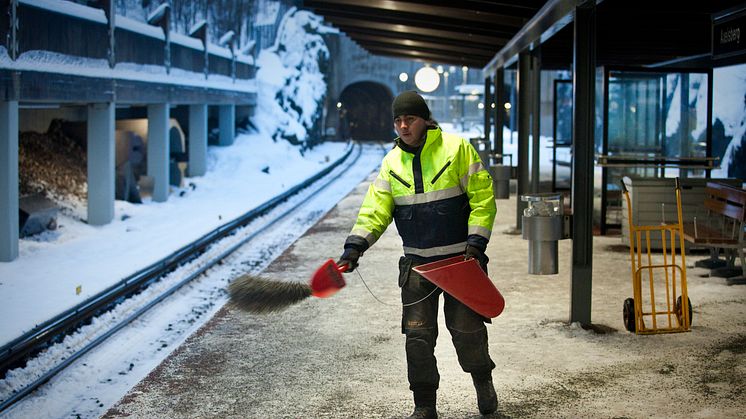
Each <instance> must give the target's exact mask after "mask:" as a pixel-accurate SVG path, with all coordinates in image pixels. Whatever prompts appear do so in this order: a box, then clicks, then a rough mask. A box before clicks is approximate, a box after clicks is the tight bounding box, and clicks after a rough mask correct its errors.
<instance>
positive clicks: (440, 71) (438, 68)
mask: <svg viewBox="0 0 746 419" xmlns="http://www.w3.org/2000/svg"><path fill="white" fill-rule="evenodd" d="M435 70H437V71H438V74H443V66H442V65H439V66H438V67H436V68H435Z"/></svg>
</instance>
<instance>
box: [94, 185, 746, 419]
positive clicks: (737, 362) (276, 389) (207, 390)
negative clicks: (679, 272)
mask: <svg viewBox="0 0 746 419" xmlns="http://www.w3.org/2000/svg"><path fill="white" fill-rule="evenodd" d="M372 179H373V178H372V177H371V178H369V179H368V182H369V181H371V180H372ZM366 189H367V182H364V183H363V184H361V185H360V186H358V187H357V188H356V189H355V191H354V192H353V193H351V194H350V195H349V196H347V197H346V198H345V199H343V200H342V201H341V202H340V203H339V204H338V205H337V206H336V207H335V208H334V209H333V210H332V211H331V212H330V213H329V214H327V215H326V216H325V217H324V218H323V219H322V220H321V221H320V222H319V223H318V224H317V225H315V226H314V227H313V228H312V229H311V230H309V231H308V232H306V234H305V235H304V236H303V237H302V238H301V239H300V240H299V241H298V242H296V243H295V244H294V245H293V246H292V247H291V248H290V249H288V250H287V251H286V252H285V253H284V254H283V255H282V256H281V257H280V258H279V259H277V260H275V261H274V262H273V263H272V264H271V265H270V267H269V268H268V269H267V270H266V271H265V273H264V275H265V276H266V277H269V278H273V279H277V280H288V281H291V280H292V281H307V280H308V278H310V276H311V274H312V273H313V271H314V270H315V269H316V268H317V267H318V266H320V265H321V264H322V263H323V262H324V261H325V260H326V259H328V258H334V259H336V258H337V257H338V256H339V254H340V253H341V250H342V244H343V243H344V239H345V237H346V236H347V234H348V232H349V230H350V228H351V227H352V224H353V223H354V218H355V216H356V214H357V210H358V208H359V205H360V203H361V202H362V198H363V194H364V193H365V191H366ZM497 202H498V218H497V220H496V223H495V227H494V231H493V236H492V240H491V242H490V246H489V248H488V252H487V254H488V256H490V258H491V261H490V264H489V270H490V276H491V278H492V280H493V281H494V282H495V284H496V285H497V287H498V288H499V289H500V290H501V292H502V293H503V295H504V296H505V300H506V308H505V311H504V312H503V314H502V315H500V316H499V317H498V318H496V319H494V320H493V324H491V325H488V333H489V338H490V353H491V355H492V358H493V360H494V361H495V363H496V364H497V368H496V369H495V371H494V373H493V377H494V381H495V386H496V389H497V393H498V398H499V400H500V405H499V410H498V412H497V414H495V415H493V416H492V417H515V418H520V417H537V418H544V417H599V418H619V417H628V418H638V417H640V418H642V417H713V418H726V417H734V418H735V417H743V415H744V412H746V394H745V393H746V286H730V287H729V286H727V285H725V280H724V279H722V278H709V277H707V271H706V270H704V269H701V268H694V267H693V265H694V262H695V261H696V260H698V259H702V258H705V255H704V254H702V253H700V254H697V255H693V256H692V255H690V256H688V258H687V265H688V285H689V297H690V299H691V301H692V303H693V307H694V316H693V317H694V320H693V328H692V331H691V332H688V333H678V334H662V335H653V336H636V335H634V334H630V333H628V332H626V331H625V330H624V327H623V324H622V303H623V301H624V299H625V298H627V297H630V296H631V295H632V286H631V280H630V272H629V271H630V263H629V250H628V248H627V247H626V246H624V245H623V243H622V242H621V239H620V238H619V237H594V250H593V251H594V253H593V257H594V262H593V305H592V321H593V323H594V328H593V330H584V329H583V328H581V327H579V325H577V324H568V321H567V320H568V313H569V306H570V299H569V298H570V297H569V295H570V274H571V269H570V258H571V241H570V240H564V241H562V242H560V249H559V254H560V265H559V269H560V273H559V274H558V275H551V276H531V275H528V274H527V266H526V264H527V258H528V250H527V249H528V244H527V242H526V241H524V240H522V238H521V236H520V235H509V234H505V233H504V232H506V231H507V230H509V229H510V227H511V225H512V224H513V223H514V222H515V216H514V214H515V198H512V199H510V200H507V201H497ZM400 255H401V240H400V239H399V237H398V236H397V234H396V229H395V227H394V226H393V224H392V226H391V227H390V228H389V229H388V230H387V232H386V234H385V235H384V236H383V237H382V238H381V240H379V241H378V242H377V243H376V244H375V245H374V246H373V248H371V249H370V250H368V251H367V252H366V254H365V255H364V256H363V258H362V259H361V266H360V268H359V272H360V274H361V275H362V277H363V279H364V280H365V282H366V283H367V284H368V286H369V287H370V289H371V290H372V292H373V293H374V294H375V295H376V296H377V297H378V298H379V299H380V300H382V301H383V302H384V303H386V305H384V304H382V303H380V302H378V301H376V300H375V299H374V298H373V296H371V294H370V293H369V292H368V290H367V289H366V287H365V285H364V284H363V283H362V282H361V280H360V277H359V276H358V275H357V274H356V273H354V272H353V273H352V274H347V275H346V280H347V287H346V288H344V289H342V290H341V291H340V292H339V293H338V294H336V295H334V296H332V297H331V298H327V299H318V298H308V299H306V300H304V301H302V302H300V303H299V304H297V305H295V306H292V307H290V308H289V309H287V310H286V311H283V312H281V313H273V314H266V315H254V314H247V313H244V312H241V311H237V310H236V309H234V308H231V307H229V306H225V307H223V308H222V309H221V310H220V311H219V312H218V313H217V314H216V315H215V317H214V318H213V319H212V320H211V321H210V322H208V323H207V324H206V325H205V326H204V327H203V328H202V329H200V330H199V331H198V332H197V333H196V334H194V335H193V336H191V337H190V338H189V339H188V340H187V341H186V342H185V343H184V344H183V345H182V346H181V347H179V348H178V349H176V350H175V351H174V352H173V353H172V354H171V355H170V356H169V358H168V359H167V360H166V361H164V362H163V363H162V364H161V365H160V366H159V367H158V368H156V369H155V370H153V371H152V372H151V373H150V375H149V376H148V377H147V378H146V379H144V380H143V381H142V382H140V383H139V384H138V385H137V386H136V387H134V388H133V389H132V390H131V391H130V392H129V393H128V394H127V395H126V396H125V397H124V398H123V399H122V400H121V401H120V402H119V403H117V404H116V405H115V406H114V407H112V408H111V409H110V410H109V411H108V412H107V414H106V415H105V416H104V417H106V418H120V417H137V418H400V417H405V416H407V415H408V414H410V413H411V411H412V401H411V393H410V391H409V389H408V384H407V380H406V365H405V356H404V336H403V335H402V334H401V333H400V331H401V329H400V321H401V319H400V314H401V307H400V303H399V289H398V287H397V285H396V278H397V261H398V258H399V256H400ZM441 313H442V311H441ZM440 321H441V329H440V338H439V341H438V347H437V348H436V356H437V358H438V365H439V368H440V374H441V385H440V390H439V391H438V411H439V413H440V417H441V418H474V417H481V416H480V415H479V413H478V410H477V408H476V397H475V394H474V389H473V386H472V383H471V379H470V377H469V376H468V375H467V374H465V373H463V372H462V371H461V369H460V367H459V365H458V362H457V360H456V354H455V351H454V349H453V345H452V344H451V342H450V336H449V333H448V331H447V329H446V328H445V326H444V324H443V319H442V315H441V318H440Z"/></svg>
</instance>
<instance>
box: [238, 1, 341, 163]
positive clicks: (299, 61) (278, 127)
mask: <svg viewBox="0 0 746 419" xmlns="http://www.w3.org/2000/svg"><path fill="white" fill-rule="evenodd" d="M332 31H333V29H331V28H328V27H326V26H324V24H323V22H322V20H321V18H320V17H319V16H316V15H314V14H312V13H310V12H307V11H301V10H297V9H295V8H292V9H290V10H289V11H288V12H287V13H286V15H285V16H284V17H283V22H282V23H281V27H280V31H279V33H278V35H277V40H276V41H275V45H274V46H273V47H271V48H268V49H265V50H263V51H262V52H261V53H260V54H259V58H258V59H257V66H258V67H259V70H258V71H257V75H256V78H257V84H258V86H259V89H258V90H259V91H258V98H257V101H258V104H257V109H256V113H255V115H254V117H253V118H252V124H253V126H255V127H257V130H258V131H259V132H260V133H262V134H265V135H267V136H269V137H271V138H274V139H275V140H277V139H280V138H282V139H286V140H288V141H290V143H291V144H296V145H297V144H300V145H302V148H303V149H305V148H308V147H309V146H311V145H312V143H311V139H310V138H309V135H310V131H312V130H313V129H314V127H315V126H316V124H317V122H318V120H319V118H320V116H321V106H322V104H323V101H324V97H325V95H326V82H325V81H324V74H323V70H324V68H325V67H326V65H327V61H328V60H329V50H328V49H327V47H326V44H325V43H324V40H323V38H322V36H321V35H322V34H324V33H330V32H332Z"/></svg>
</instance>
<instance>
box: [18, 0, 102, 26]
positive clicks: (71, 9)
mask: <svg viewBox="0 0 746 419" xmlns="http://www.w3.org/2000/svg"><path fill="white" fill-rule="evenodd" d="M19 3H21V4H25V5H28V6H33V7H36V8H38V9H44V10H48V11H50V12H53V13H61V14H64V15H68V16H70V17H74V18H78V19H85V20H90V21H92V22H98V23H103V24H106V23H108V22H109V20H108V19H106V14H105V13H104V11H103V10H102V9H96V8H93V7H88V6H84V5H82V4H77V3H73V2H71V1H65V0H56V1H55V0H19Z"/></svg>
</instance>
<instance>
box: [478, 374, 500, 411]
mask: <svg viewBox="0 0 746 419" xmlns="http://www.w3.org/2000/svg"><path fill="white" fill-rule="evenodd" d="M472 379H473V380H474V388H475V389H476V390H477V406H478V407H479V413H481V414H483V415H488V414H490V413H494V412H495V411H496V410H497V394H496V393H495V386H494V385H493V384H492V377H490V376H487V377H475V376H472Z"/></svg>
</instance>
